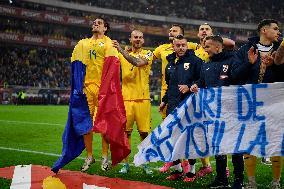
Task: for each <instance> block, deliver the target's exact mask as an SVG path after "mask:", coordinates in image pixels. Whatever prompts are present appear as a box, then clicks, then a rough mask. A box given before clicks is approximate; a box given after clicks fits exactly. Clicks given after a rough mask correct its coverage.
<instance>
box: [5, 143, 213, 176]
mask: <svg viewBox="0 0 284 189" xmlns="http://www.w3.org/2000/svg"><path fill="white" fill-rule="evenodd" d="M0 150H10V151H16V152H26V153H31V154H40V155H46V156H53V157H60V156H61V154H54V153H47V152H39V151H33V150H23V149H18V148H7V147H2V146H0ZM77 158H78V159H85V158H82V157H77ZM100 161H101V160H96V162H100ZM210 163H211V164H215V161H210ZM120 164H123V163H120ZM196 165H201V163H200V162H197V163H196ZM130 166H133V167H135V165H134V164H133V163H130ZM151 168H152V169H154V170H157V171H158V170H159V169H160V167H151Z"/></svg>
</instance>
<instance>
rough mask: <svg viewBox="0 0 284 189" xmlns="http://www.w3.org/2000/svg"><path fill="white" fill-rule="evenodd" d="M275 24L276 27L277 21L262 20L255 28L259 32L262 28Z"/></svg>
mask: <svg viewBox="0 0 284 189" xmlns="http://www.w3.org/2000/svg"><path fill="white" fill-rule="evenodd" d="M272 23H275V24H277V25H278V21H277V20H274V19H263V20H261V21H260V22H259V24H258V26H257V31H258V32H260V30H261V28H263V27H264V26H270V24H272Z"/></svg>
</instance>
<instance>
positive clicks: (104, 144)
mask: <svg viewBox="0 0 284 189" xmlns="http://www.w3.org/2000/svg"><path fill="white" fill-rule="evenodd" d="M108 148H109V145H108V142H107V141H106V140H105V138H104V137H103V136H102V157H103V158H107V157H108Z"/></svg>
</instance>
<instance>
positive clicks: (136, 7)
mask: <svg viewBox="0 0 284 189" xmlns="http://www.w3.org/2000/svg"><path fill="white" fill-rule="evenodd" d="M63 1H67V2H73V3H80V4H85V5H89V6H97V7H103V8H109V9H118V10H124V11H130V12H139V13H145V14H154V15H163V16H175V17H179V18H188V19H199V20H208V21H220V22H229V23H235V22H236V23H240V22H244V23H258V22H259V21H260V20H261V19H263V18H274V19H278V20H279V21H283V20H284V9H283V7H284V1H283V0H262V1H258V0H250V1H243V0H242V1H228V0H197V1H196V0H179V1H175V0H123V1H117V0H107V1H105V0H92V1H85V0H63Z"/></svg>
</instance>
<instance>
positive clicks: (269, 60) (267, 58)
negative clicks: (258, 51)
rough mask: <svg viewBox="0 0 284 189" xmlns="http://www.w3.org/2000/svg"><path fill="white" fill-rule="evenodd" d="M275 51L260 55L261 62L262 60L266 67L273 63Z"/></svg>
mask: <svg viewBox="0 0 284 189" xmlns="http://www.w3.org/2000/svg"><path fill="white" fill-rule="evenodd" d="M275 54H276V51H275V52H273V53H272V54H271V55H270V54H268V55H265V56H262V57H261V62H263V63H264V64H265V65H266V66H267V67H268V66H271V65H272V64H273V63H274V58H275Z"/></svg>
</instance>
